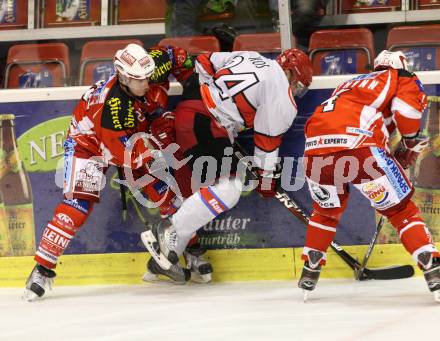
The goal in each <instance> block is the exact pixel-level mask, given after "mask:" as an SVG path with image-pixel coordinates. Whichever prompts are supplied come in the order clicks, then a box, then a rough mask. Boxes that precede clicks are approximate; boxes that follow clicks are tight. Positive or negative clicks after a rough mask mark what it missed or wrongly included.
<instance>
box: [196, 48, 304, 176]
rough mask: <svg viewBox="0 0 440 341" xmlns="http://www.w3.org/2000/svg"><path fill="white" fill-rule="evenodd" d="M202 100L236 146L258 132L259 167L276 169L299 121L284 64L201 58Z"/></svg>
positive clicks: (235, 55) (243, 55)
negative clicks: (245, 133)
mask: <svg viewBox="0 0 440 341" xmlns="http://www.w3.org/2000/svg"><path fill="white" fill-rule="evenodd" d="M195 70H196V72H197V73H198V74H199V81H200V85H201V92H202V98H203V101H204V103H205V105H206V106H207V107H208V109H209V111H210V112H211V114H212V115H213V116H214V117H215V118H216V119H217V121H218V122H219V123H220V124H221V125H222V126H223V127H225V128H226V130H227V131H228V133H229V136H230V139H231V141H232V142H233V141H234V138H235V137H236V136H237V133H238V132H240V131H242V130H244V129H249V128H254V131H255V134H254V142H255V156H256V157H257V158H256V162H257V165H258V166H259V167H261V168H263V169H265V170H273V169H274V167H275V163H276V159H277V157H278V149H279V146H280V144H281V138H282V136H283V134H284V133H285V132H286V131H287V130H288V129H289V128H290V126H291V125H292V123H293V120H294V119H295V117H296V113H297V111H296V104H295V100H294V98H293V94H292V91H291V89H290V86H289V83H288V80H287V77H286V75H285V74H284V71H283V69H282V68H281V67H280V65H279V64H278V63H277V62H276V61H275V60H271V59H267V58H265V57H263V56H262V55H260V54H259V53H257V52H247V51H237V52H231V53H229V52H216V53H211V54H205V55H200V56H198V57H197V60H196V64H195Z"/></svg>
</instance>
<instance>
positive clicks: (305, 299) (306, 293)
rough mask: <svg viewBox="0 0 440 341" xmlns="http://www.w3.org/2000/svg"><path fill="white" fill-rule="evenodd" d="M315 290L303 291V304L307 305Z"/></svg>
mask: <svg viewBox="0 0 440 341" xmlns="http://www.w3.org/2000/svg"><path fill="white" fill-rule="evenodd" d="M314 291H315V290H306V289H303V302H304V303H307V302H308V301H309V298H310V295H311V294H312V293H313V292H314Z"/></svg>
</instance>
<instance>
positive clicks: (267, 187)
mask: <svg viewBox="0 0 440 341" xmlns="http://www.w3.org/2000/svg"><path fill="white" fill-rule="evenodd" d="M257 173H258V186H257V188H256V191H257V192H258V193H260V194H261V195H262V196H263V197H264V198H272V197H274V196H275V193H276V191H277V188H278V183H279V180H280V176H281V168H278V167H277V169H276V170H275V171H273V172H271V171H266V170H264V169H260V168H259V169H257Z"/></svg>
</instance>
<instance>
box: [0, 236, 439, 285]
mask: <svg viewBox="0 0 440 341" xmlns="http://www.w3.org/2000/svg"><path fill="white" fill-rule="evenodd" d="M437 247H440V243H437ZM344 249H345V250H346V251H348V252H349V253H350V254H351V255H352V256H353V257H356V258H358V259H360V260H361V259H362V258H363V255H364V254H365V252H366V250H367V246H346V247H344ZM301 251H302V249H301V248H295V249H291V248H280V249H242V250H211V251H208V252H207V254H206V256H207V258H208V259H209V260H210V262H211V263H212V264H213V267H214V274H213V280H214V281H216V282H230V281H259V280H294V279H298V277H299V276H300V274H301V268H302V264H303V262H302V261H301ZM148 258H149V255H148V254H147V253H146V252H144V253H113V254H87V255H65V256H63V257H62V261H61V262H60V263H59V265H58V267H57V269H56V272H57V278H56V285H90V284H140V283H142V280H141V277H142V275H143V274H144V272H145V264H146V262H147V260H148ZM34 264H35V263H34V260H33V258H32V257H3V258H0V269H2V271H1V272H0V287H21V286H23V284H24V283H25V280H26V278H27V276H28V275H29V273H30V271H31V269H32V267H33V266H34ZM397 264H399V265H403V264H414V262H413V260H412V259H411V257H410V256H409V255H408V254H407V253H406V252H405V250H404V249H403V247H402V246H401V245H400V244H393V245H389V244H386V245H382V244H381V245H377V246H376V248H375V250H374V252H373V254H372V256H371V259H370V262H369V263H368V267H369V268H375V267H386V266H390V265H397ZM416 275H421V272H420V270H418V269H416ZM322 278H353V272H352V271H351V270H350V269H349V268H348V267H347V265H345V263H344V262H343V261H342V259H341V258H340V257H339V256H338V255H336V254H335V253H334V252H333V251H329V253H328V260H327V266H325V267H324V270H323V272H322Z"/></svg>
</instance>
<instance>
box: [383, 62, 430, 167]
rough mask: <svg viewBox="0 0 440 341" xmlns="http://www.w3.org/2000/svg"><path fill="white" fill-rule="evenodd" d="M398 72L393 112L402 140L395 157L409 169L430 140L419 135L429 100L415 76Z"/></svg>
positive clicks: (392, 103)
mask: <svg viewBox="0 0 440 341" xmlns="http://www.w3.org/2000/svg"><path fill="white" fill-rule="evenodd" d="M398 72H399V73H398V76H399V80H398V87H397V92H396V95H395V97H394V98H393V100H392V102H391V112H392V113H393V115H394V121H395V123H396V126H397V129H398V130H399V132H400V134H401V135H402V140H401V142H400V145H399V147H398V148H397V150H396V151H395V153H394V156H395V158H396V159H397V161H399V163H400V164H401V165H402V167H403V168H409V167H410V166H411V165H412V164H413V163H414V162H415V161H416V159H417V157H418V155H419V154H420V153H421V152H422V150H423V149H425V148H426V147H427V146H428V142H429V141H428V138H427V137H425V136H421V135H420V134H419V130H420V120H421V118H422V113H423V111H424V110H425V108H426V105H427V98H426V95H425V92H424V90H423V86H422V83H421V82H420V80H419V79H418V78H417V76H416V75H415V74H413V73H410V72H408V71H405V70H399V71H398Z"/></svg>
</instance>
